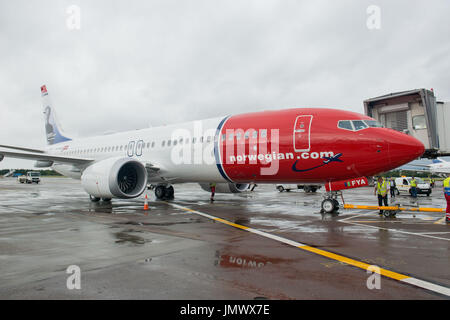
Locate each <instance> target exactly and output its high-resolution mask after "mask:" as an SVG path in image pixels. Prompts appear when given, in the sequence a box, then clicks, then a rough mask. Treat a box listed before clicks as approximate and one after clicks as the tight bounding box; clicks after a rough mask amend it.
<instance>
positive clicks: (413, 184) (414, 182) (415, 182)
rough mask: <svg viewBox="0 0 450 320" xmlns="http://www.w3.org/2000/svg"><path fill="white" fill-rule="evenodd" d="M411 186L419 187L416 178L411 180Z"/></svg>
mask: <svg viewBox="0 0 450 320" xmlns="http://www.w3.org/2000/svg"><path fill="white" fill-rule="evenodd" d="M411 187H417V181H416V179H413V180H411Z"/></svg>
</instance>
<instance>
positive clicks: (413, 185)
mask: <svg viewBox="0 0 450 320" xmlns="http://www.w3.org/2000/svg"><path fill="white" fill-rule="evenodd" d="M410 184H411V195H412V197H413V198H417V181H416V178H414V177H412V179H411V182H410Z"/></svg>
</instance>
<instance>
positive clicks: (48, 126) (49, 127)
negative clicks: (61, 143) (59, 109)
mask: <svg viewBox="0 0 450 320" xmlns="http://www.w3.org/2000/svg"><path fill="white" fill-rule="evenodd" d="M51 112H52V109H51V108H50V107H49V106H47V107H46V108H45V111H44V114H45V133H46V134H47V142H48V144H53V143H54V142H55V136H56V134H55V129H54V127H53V124H52V123H51V122H50V121H51V120H50V119H51Z"/></svg>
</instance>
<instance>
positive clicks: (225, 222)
mask: <svg viewBox="0 0 450 320" xmlns="http://www.w3.org/2000/svg"><path fill="white" fill-rule="evenodd" d="M214 220H215V221H219V222H222V223H224V224H227V225H229V226H232V227H235V228H238V229H242V230H247V229H248V227H246V226H241V225H240V224H237V223H233V222H230V221H227V220H224V219H221V218H215V219H214Z"/></svg>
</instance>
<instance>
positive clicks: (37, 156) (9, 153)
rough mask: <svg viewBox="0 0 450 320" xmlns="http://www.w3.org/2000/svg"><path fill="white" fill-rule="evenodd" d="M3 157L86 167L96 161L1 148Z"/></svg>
mask: <svg viewBox="0 0 450 320" xmlns="http://www.w3.org/2000/svg"><path fill="white" fill-rule="evenodd" d="M16 149H17V148H16ZM1 156H3V157H9V158H18V159H26V160H41V161H53V162H59V163H68V164H74V165H84V164H88V163H90V162H93V161H94V159H86V158H75V157H62V156H55V155H50V154H46V153H39V152H24V151H15V150H7V149H5V148H0V157H1Z"/></svg>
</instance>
